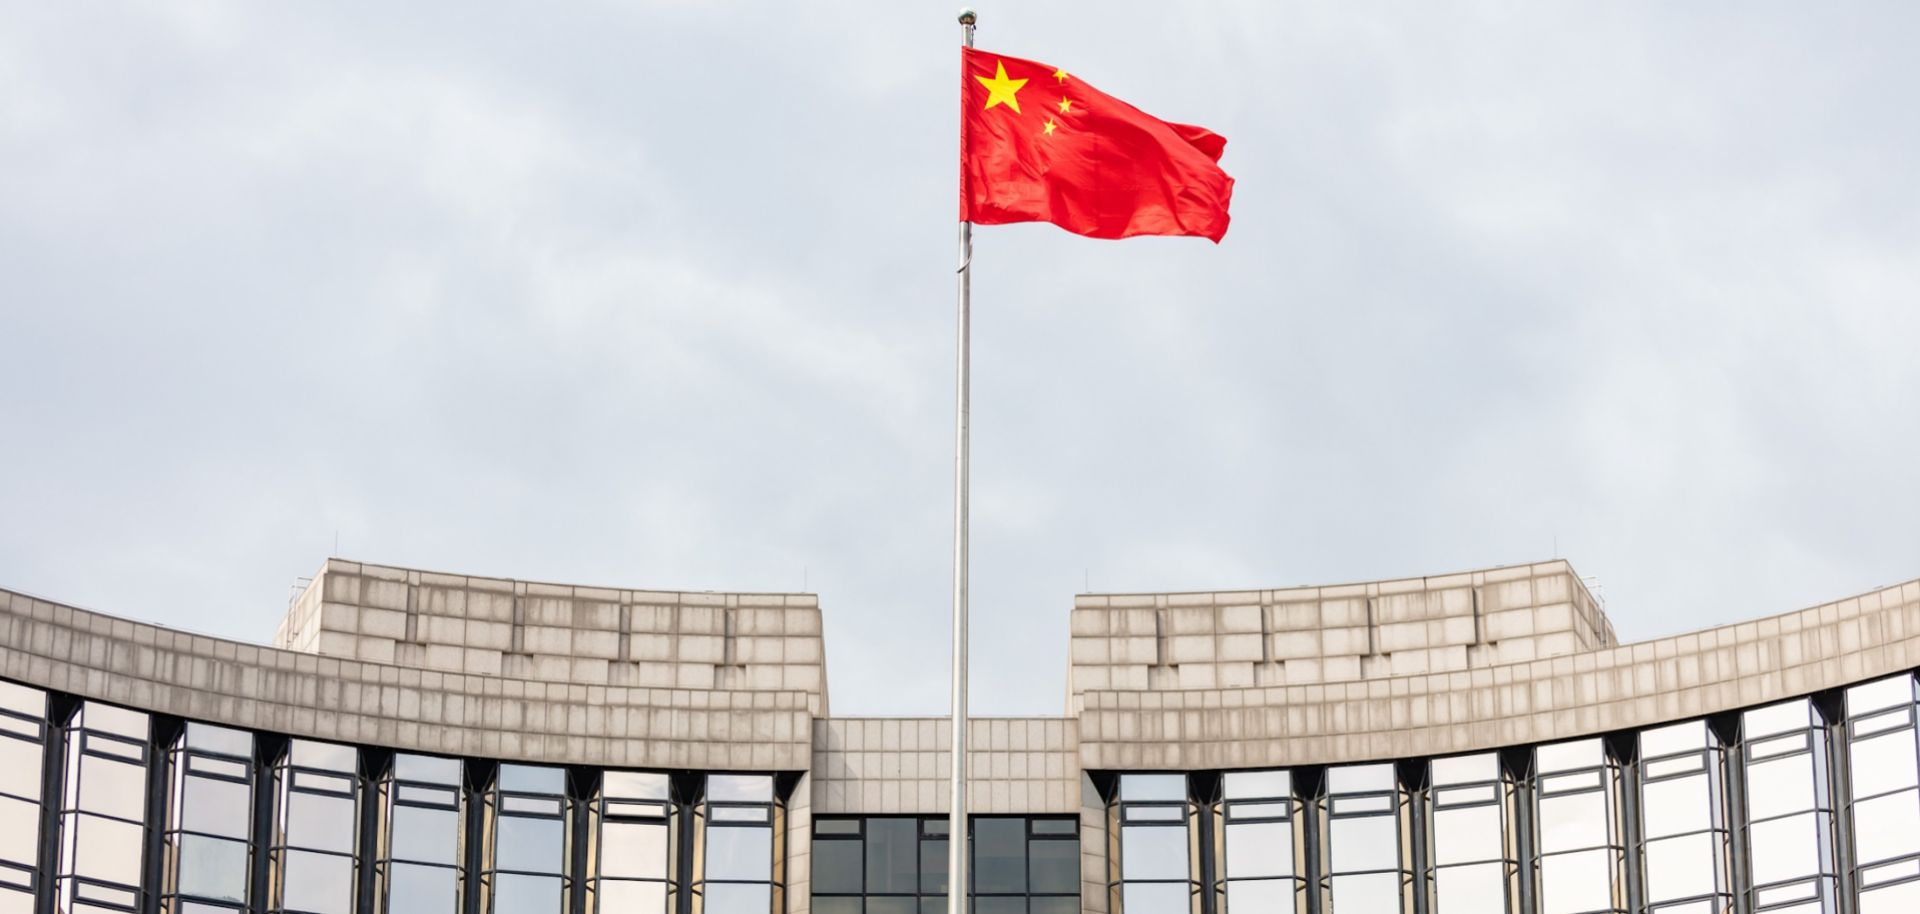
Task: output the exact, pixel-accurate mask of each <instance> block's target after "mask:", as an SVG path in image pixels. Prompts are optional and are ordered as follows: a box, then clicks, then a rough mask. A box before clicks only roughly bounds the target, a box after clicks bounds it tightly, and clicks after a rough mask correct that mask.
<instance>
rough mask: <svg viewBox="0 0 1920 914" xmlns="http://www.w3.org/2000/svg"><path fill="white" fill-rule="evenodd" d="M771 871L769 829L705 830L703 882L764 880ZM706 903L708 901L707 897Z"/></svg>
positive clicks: (771, 842) (723, 828)
mask: <svg viewBox="0 0 1920 914" xmlns="http://www.w3.org/2000/svg"><path fill="white" fill-rule="evenodd" d="M772 870H773V830H772V829H767V828H751V827H713V826H709V827H708V828H707V872H706V878H708V879H767V878H769V877H770V876H771V875H772ZM709 888H711V887H709ZM708 900H709V901H711V900H712V899H711V897H709V899H708Z"/></svg>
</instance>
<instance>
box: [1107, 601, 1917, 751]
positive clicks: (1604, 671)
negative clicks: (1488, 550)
mask: <svg viewBox="0 0 1920 914" xmlns="http://www.w3.org/2000/svg"><path fill="white" fill-rule="evenodd" d="M1522 571H1524V569H1522ZM1915 668H1920V581H1909V582H1907V583H1905V584H1899V585H1895V586H1891V587H1885V588H1882V589H1880V590H1876V591H1873V592H1871V593H1866V594H1862V595H1860V596H1857V597H1850V598H1847V599H1844V600H1838V601H1835V602H1832V603H1827V604H1823V605H1820V606H1815V607H1812V608H1809V609H1803V610H1799V611H1797V612H1790V613H1786V614H1783V615H1779V616H1773V617H1770V618H1766V619H1759V620H1755V621H1749V622H1740V623H1735V624H1732V625H1726V626H1721V627H1719V628H1712V629H1706V630H1703V631H1698V632H1692V633H1688V634H1684V635H1676V636H1673V637H1670V638H1662V639H1657V640H1654V641H1645V642H1641V643H1638V644H1629V645H1622V646H1618V647H1608V648H1603V649H1600V650H1589V651H1585V652H1581V653H1574V654H1568V655H1565V656H1559V657H1553V658H1551V659H1545V660H1535V661H1531V662H1525V663H1509V664H1505V665H1497V666H1487V667H1480V668H1476V669H1471V670H1461V671H1455V672H1446V673H1429V674H1425V675H1412V676H1398V677H1383V678H1375V679H1364V680H1355V681H1349V682H1328V683H1322V684H1308V685H1287V686H1270V687H1259V688H1239V689H1187V690H1163V691H1121V690H1112V689H1107V690H1095V689H1090V690H1087V691H1085V692H1084V693H1082V695H1081V698H1082V701H1083V707H1084V710H1083V712H1082V714H1081V715H1080V762H1081V765H1082V766H1083V767H1085V768H1087V769H1096V770H1097V769H1123V770H1124V769H1149V770H1194V769H1208V768H1254V767H1269V766H1281V765H1303V764H1325V763H1334V762H1350V761H1362V760H1368V759H1391V758H1411V757H1416V756H1423V755H1445V754H1449V753H1459V752H1478V751H1484V750H1488V749H1495V748H1500V747H1503V746H1516V745H1526V744H1529V743H1538V742H1549V741H1553V740H1562V739H1572V738H1577V737H1582V736H1591V735H1594V734H1599V733H1606V732H1611V731H1614V730H1623V729H1628V728H1634V727H1644V726H1649V725H1653V724H1659V723H1665V722H1670V721H1678V720H1686V719H1688V718H1694V717H1700V716H1703V715H1707V714H1714V713H1717V712H1721V711H1730V710H1735V709H1739V708H1745V707H1751V706H1755V705H1763V704H1767V703H1770V702H1775V701H1782V700H1785V699H1789V698H1795V697H1798V696H1802V695H1807V694H1810V693H1814V692H1819V691H1823V690H1826V689H1833V688H1840V687H1843V686H1847V685H1852V684H1854V683H1858V682H1862V681H1865V680H1869V679H1874V678H1878V677H1881V676H1887V675H1892V674H1894V673H1899V672H1904V671H1908V670H1912V669H1915Z"/></svg>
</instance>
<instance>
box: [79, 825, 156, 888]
mask: <svg viewBox="0 0 1920 914" xmlns="http://www.w3.org/2000/svg"><path fill="white" fill-rule="evenodd" d="M68 824H69V825H70V826H72V827H74V829H75V832H74V841H73V842H72V849H73V855H74V857H75V858H76V859H75V862H74V866H73V869H72V872H74V873H76V874H78V875H81V876H87V877H89V878H93V879H101V880H105V881H107V882H117V883H120V884H122V885H139V884H140V848H141V841H142V839H143V838H144V834H143V832H142V831H141V828H140V826H139V824H138V823H134V822H119V821H115V820H113V819H102V818H100V817H99V816H73V817H71V818H69V819H68Z"/></svg>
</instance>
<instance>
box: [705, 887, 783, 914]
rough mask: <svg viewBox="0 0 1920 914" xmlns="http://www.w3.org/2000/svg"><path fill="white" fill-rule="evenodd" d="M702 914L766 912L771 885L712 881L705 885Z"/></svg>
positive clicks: (771, 890)
mask: <svg viewBox="0 0 1920 914" xmlns="http://www.w3.org/2000/svg"><path fill="white" fill-rule="evenodd" d="M705 894H706V906H705V911H704V914H766V912H767V911H769V910H772V908H773V887H772V886H769V885H767V884H766V883H764V882H762V883H744V882H714V883H709V884H708V885H707V886H706V893H705Z"/></svg>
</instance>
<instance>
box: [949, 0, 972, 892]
mask: <svg viewBox="0 0 1920 914" xmlns="http://www.w3.org/2000/svg"><path fill="white" fill-rule="evenodd" d="M978 20H979V15H978V14H976V13H975V12H974V11H973V9H972V8H971V7H968V8H965V9H962V10H961V11H960V34H961V39H962V41H963V42H964V43H965V44H966V46H967V47H969V48H971V47H973V26H974V23H975V22H977V21H978ZM961 104H962V105H965V104H966V96H965V93H962V95H961ZM960 123H961V130H962V131H964V130H965V129H966V127H965V124H966V112H965V111H964V110H963V111H962V112H961V117H960ZM962 142H963V143H964V142H965V140H964V137H963V138H962ZM963 184H964V180H963ZM959 273H960V303H959V309H958V314H957V320H956V323H957V330H958V333H957V336H958V338H959V342H958V350H959V351H958V353H957V358H956V359H955V361H956V362H957V363H958V368H957V369H956V372H955V378H954V381H955V383H954V388H955V389H954V440H953V699H952V704H951V707H952V717H951V722H950V724H951V726H952V728H953V738H952V739H951V740H949V743H948V745H949V748H950V749H951V752H950V753H949V754H950V755H951V756H952V761H953V768H952V778H953V783H952V785H951V790H950V793H949V795H948V805H947V914H967V895H968V891H967V890H968V889H969V888H970V887H971V886H972V883H971V882H970V881H968V879H967V847H968V844H969V841H968V835H967V514H968V511H969V510H970V508H971V503H970V500H969V496H968V479H967V475H968V472H967V457H968V451H969V450H970V445H971V441H972V435H971V430H970V428H969V426H970V424H971V422H972V417H971V409H972V407H971V405H970V400H971V395H970V394H971V386H972V375H973V372H972V366H971V361H972V355H973V351H972V333H973V223H971V222H967V221H964V220H963V221H962V222H961V223H960V270H959Z"/></svg>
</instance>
